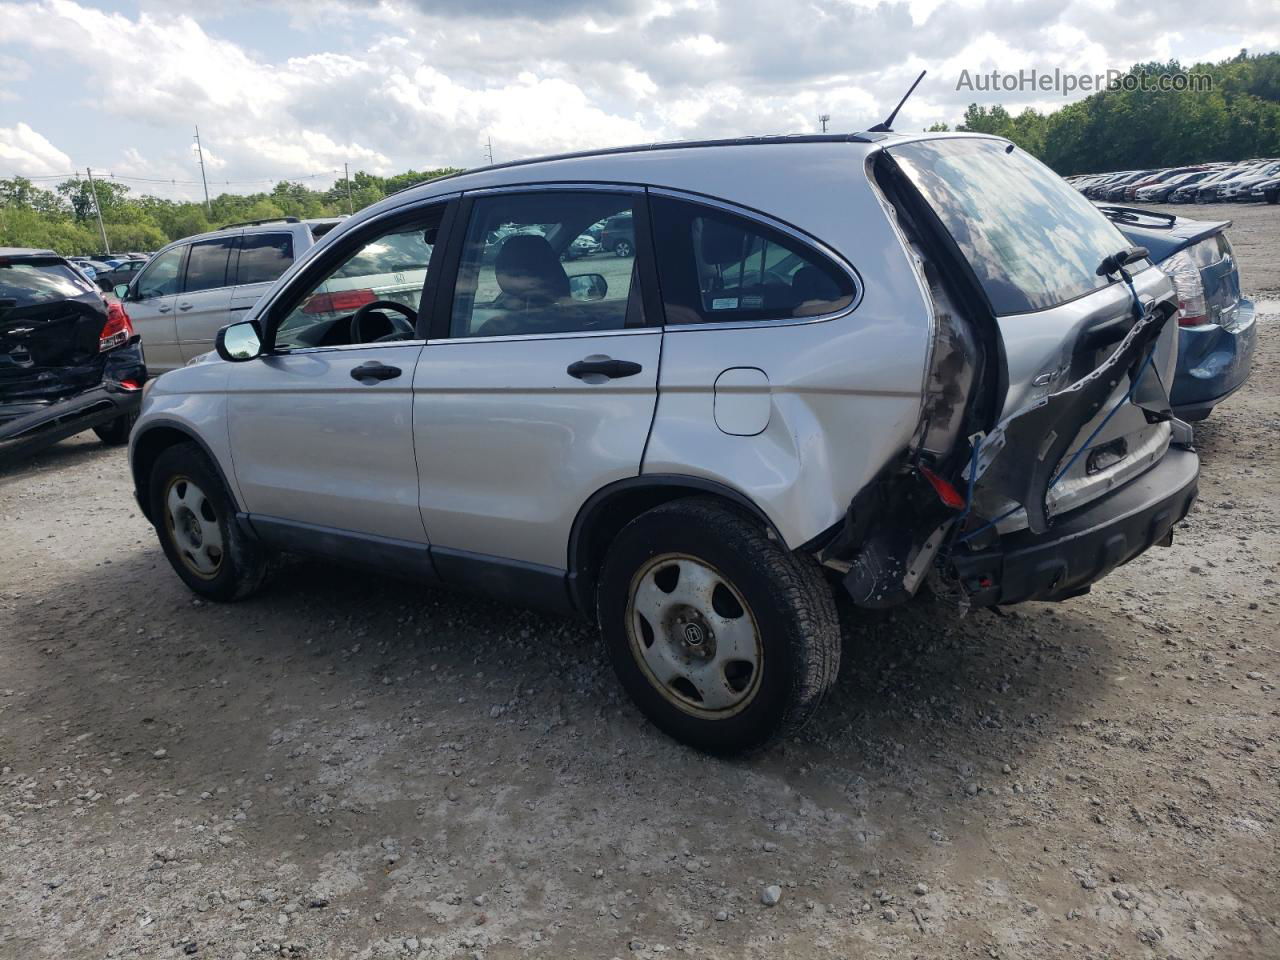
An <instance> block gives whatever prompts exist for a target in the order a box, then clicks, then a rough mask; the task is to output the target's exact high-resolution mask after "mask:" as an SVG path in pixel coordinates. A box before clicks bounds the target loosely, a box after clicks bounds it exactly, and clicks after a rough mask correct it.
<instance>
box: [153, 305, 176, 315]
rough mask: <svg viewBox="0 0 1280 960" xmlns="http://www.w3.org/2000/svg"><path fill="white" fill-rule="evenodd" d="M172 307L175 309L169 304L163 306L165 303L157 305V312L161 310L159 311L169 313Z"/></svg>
mask: <svg viewBox="0 0 1280 960" xmlns="http://www.w3.org/2000/svg"><path fill="white" fill-rule="evenodd" d="M172 309H173V307H168V306H163V305H161V306H159V307H156V311H157V312H159V313H168V312H169V311H170V310H172Z"/></svg>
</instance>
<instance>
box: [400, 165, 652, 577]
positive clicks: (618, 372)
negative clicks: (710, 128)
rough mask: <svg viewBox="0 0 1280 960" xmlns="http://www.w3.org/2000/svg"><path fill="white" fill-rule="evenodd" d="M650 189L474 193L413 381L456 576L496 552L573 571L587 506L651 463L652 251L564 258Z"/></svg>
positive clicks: (423, 471) (437, 555)
mask: <svg viewBox="0 0 1280 960" xmlns="http://www.w3.org/2000/svg"><path fill="white" fill-rule="evenodd" d="M643 197H644V195H643V193H642V192H641V191H638V190H630V189H626V188H617V189H614V188H609V189H600V188H596V189H592V188H574V187H565V188H548V187H540V188H537V189H532V188H531V189H529V190H527V191H493V192H481V193H477V194H475V195H472V196H470V197H468V198H467V199H466V200H464V202H463V205H462V209H461V211H460V216H461V218H462V219H461V223H462V224H463V225H464V226H462V227H460V229H462V230H463V231H464V233H463V243H462V244H461V245H460V246H457V245H455V254H454V256H453V257H451V260H455V261H457V262H456V265H453V264H451V265H450V266H449V267H448V268H447V269H446V273H445V277H444V278H443V279H442V283H443V284H444V286H443V288H442V301H441V303H442V308H441V309H437V311H436V317H437V325H436V326H435V327H434V328H433V331H432V336H431V339H430V340H429V341H428V343H427V346H426V349H424V350H423V352H422V358H421V359H420V360H419V362H418V369H417V373H416V374H415V376H414V391H413V433H414V446H415V449H416V451H417V459H418V474H419V478H420V479H419V486H420V492H419V502H420V507H421V511H422V520H423V523H424V524H425V526H426V530H427V533H428V535H429V536H430V537H431V543H432V556H433V558H434V560H435V562H436V565H437V569H438V570H439V572H440V574H441V576H443V577H445V578H446V579H461V578H463V577H464V576H466V575H467V572H468V571H473V570H476V569H477V566H476V562H477V561H478V562H480V563H485V562H490V563H491V562H493V561H495V560H496V561H498V562H501V563H508V564H509V563H511V562H513V561H514V562H515V563H516V564H517V565H519V566H521V567H522V569H523V570H524V571H525V572H530V571H533V572H537V571H541V572H545V573H548V574H557V573H562V572H563V571H564V569H565V568H566V565H567V557H566V553H567V546H568V542H569V531H570V528H571V526H572V524H573V521H574V518H575V516H576V515H577V512H578V509H579V508H580V507H581V506H582V504H583V503H584V502H585V501H586V500H587V498H588V497H590V496H591V495H592V494H593V493H595V492H596V491H597V490H599V489H600V488H601V487H603V486H605V485H607V484H609V483H611V482H613V481H615V480H619V479H622V478H624V477H633V476H636V475H637V474H638V473H639V472H640V463H641V459H642V456H643V453H644V445H645V440H646V438H647V436H648V433H649V426H650V424H651V422H652V420H653V411H654V405H655V402H656V397H657V378H658V358H659V354H660V347H661V342H662V334H661V331H660V329H659V328H657V327H651V326H646V325H645V315H646V309H645V308H646V303H645V294H644V291H642V285H641V283H640V281H639V277H640V276H641V275H642V274H643V273H645V272H646V271H648V270H650V269H651V264H648V263H647V262H643V261H642V262H637V259H636V254H635V250H634V249H633V250H632V252H631V255H630V256H624V257H608V258H602V259H599V260H588V261H582V262H576V263H574V264H572V265H569V264H562V263H561V262H560V260H559V257H560V255H561V254H562V253H563V252H564V251H565V250H566V249H567V248H568V246H569V244H570V243H572V242H573V241H574V240H575V239H577V237H579V236H580V235H582V234H583V233H584V232H586V230H587V229H588V228H589V227H590V226H591V225H592V224H594V223H596V222H597V221H599V220H602V219H604V218H606V217H609V216H614V215H617V214H620V213H624V212H633V211H634V212H635V213H636V215H637V216H641V215H642V214H643V210H644V203H643ZM457 234H458V231H456V230H455V235H457ZM495 234H501V235H504V237H505V239H504V240H503V241H502V243H501V244H500V245H499V246H498V247H497V249H496V252H495V250H494V245H493V244H490V243H486V240H487V238H489V237H492V236H493V235H495ZM640 246H641V251H642V256H643V250H644V245H643V244H641V245H640ZM566 267H567V268H568V270H567V272H566ZM570 275H572V276H570ZM450 277H456V282H453V283H450V282H449V278H450ZM650 286H651V285H648V284H647V285H645V287H646V289H648V288H650ZM651 313H652V314H653V315H655V316H656V313H657V309H656V306H655V307H652V308H651Z"/></svg>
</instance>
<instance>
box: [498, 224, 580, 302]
mask: <svg viewBox="0 0 1280 960" xmlns="http://www.w3.org/2000/svg"><path fill="white" fill-rule="evenodd" d="M493 270H494V274H495V276H496V278H497V280H498V286H499V287H500V288H501V290H502V292H503V293H505V294H509V295H510V296H513V297H519V298H520V299H522V300H525V301H532V302H535V303H554V302H555V301H557V300H562V299H564V298H565V297H567V296H569V277H568V276H567V275H566V274H565V272H564V267H562V266H560V259H559V258H558V257H557V256H556V253H555V251H554V250H552V249H551V244H549V243H548V242H547V238H546V237H542V236H539V235H538V234H536V233H518V234H515V235H514V236H510V237H507V239H506V240H504V241H503V242H502V247H501V249H499V250H498V259H497V260H496V261H495V262H494V265H493Z"/></svg>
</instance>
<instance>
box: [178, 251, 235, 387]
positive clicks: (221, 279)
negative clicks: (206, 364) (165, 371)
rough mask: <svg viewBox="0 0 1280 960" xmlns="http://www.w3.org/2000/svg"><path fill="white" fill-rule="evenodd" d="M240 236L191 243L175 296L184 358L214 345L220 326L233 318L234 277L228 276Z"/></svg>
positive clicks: (196, 354) (203, 351) (188, 358)
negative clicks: (232, 290) (232, 283)
mask: <svg viewBox="0 0 1280 960" xmlns="http://www.w3.org/2000/svg"><path fill="white" fill-rule="evenodd" d="M238 239H239V237H236V236H227V237H218V238H215V239H213V240H198V241H196V242H195V243H193V244H191V251H190V253H188V254H187V265H186V269H185V270H184V271H183V283H182V287H181V289H180V292H179V293H178V295H177V297H176V298H175V304H174V315H175V317H176V318H177V324H178V342H179V346H180V349H181V351H182V359H183V361H184V362H185V361H187V360H190V359H191V358H192V357H196V356H199V355H200V354H202V353H208V352H209V351H210V350H212V349H213V340H214V337H215V336H217V333H218V330H219V329H220V328H222V327H225V326H226V325H227V324H228V323H230V322H231V318H230V312H231V289H232V288H231V286H230V283H231V280H230V279H229V277H228V272H229V270H231V269H233V267H232V266H231V265H232V263H233V261H234V257H233V253H234V251H235V245H236V241H237V240H238Z"/></svg>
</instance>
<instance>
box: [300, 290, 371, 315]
mask: <svg viewBox="0 0 1280 960" xmlns="http://www.w3.org/2000/svg"><path fill="white" fill-rule="evenodd" d="M376 299H377V297H375V296H374V295H373V291H372V290H368V289H365V290H338V291H335V292H334V293H317V294H315V295H314V296H313V297H312V298H311V299H310V300H308V301H307V304H306V306H304V307H303V308H302V312H303V313H343V312H345V311H347V310H359V309H360V308H361V307H363V306H364V305H365V304H366V303H373V301H374V300H376Z"/></svg>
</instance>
